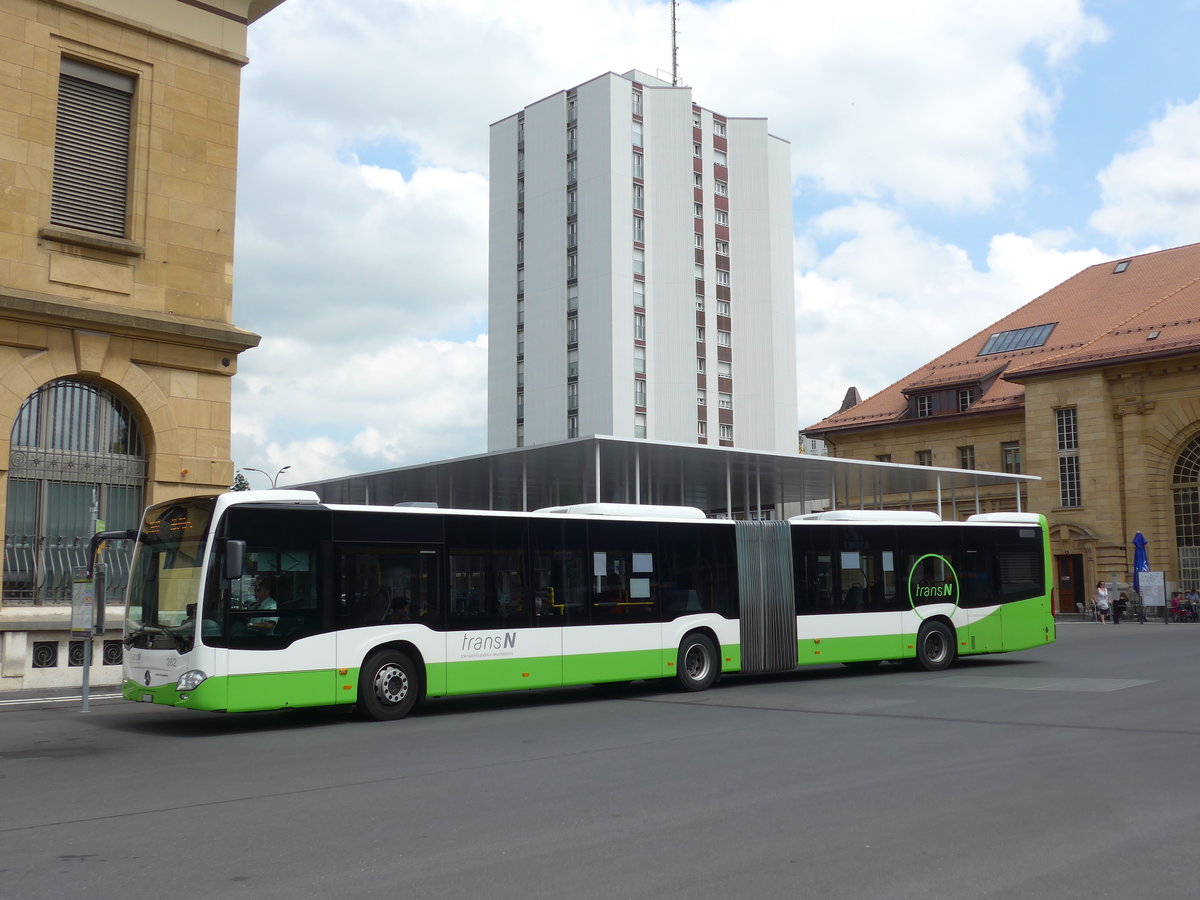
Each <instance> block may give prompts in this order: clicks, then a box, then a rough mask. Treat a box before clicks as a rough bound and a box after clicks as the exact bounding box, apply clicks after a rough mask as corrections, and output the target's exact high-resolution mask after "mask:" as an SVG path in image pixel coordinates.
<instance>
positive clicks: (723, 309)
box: [717, 300, 729, 316]
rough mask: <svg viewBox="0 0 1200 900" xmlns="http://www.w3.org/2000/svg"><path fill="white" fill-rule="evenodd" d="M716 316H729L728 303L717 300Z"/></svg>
mask: <svg viewBox="0 0 1200 900" xmlns="http://www.w3.org/2000/svg"><path fill="white" fill-rule="evenodd" d="M717 315H718V316H727V315H729V301H728V300H718V301H717Z"/></svg>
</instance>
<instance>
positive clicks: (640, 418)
mask: <svg viewBox="0 0 1200 900" xmlns="http://www.w3.org/2000/svg"><path fill="white" fill-rule="evenodd" d="M633 436H634V437H635V438H643V439H644V438H645V437H646V414H645V413H636V414H635V415H634V417H633Z"/></svg>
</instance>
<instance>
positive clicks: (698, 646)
mask: <svg viewBox="0 0 1200 900" xmlns="http://www.w3.org/2000/svg"><path fill="white" fill-rule="evenodd" d="M675 668H676V674H675V678H676V680H677V681H678V682H679V686H680V688H682V689H683V690H685V691H703V690H706V689H708V688H710V687H712V684H713V682H714V681H716V680H717V676H718V675H719V674H720V673H721V665H720V661H719V658H718V657H717V648H716V646H715V645H714V644H713V642H712V641H711V640H709V639H708V637H707V636H705V635H703V634H689V635H688V636H687V637H685V638H684V639H683V643H681V644H680V645H679V657H678V659H677V660H676V663H675Z"/></svg>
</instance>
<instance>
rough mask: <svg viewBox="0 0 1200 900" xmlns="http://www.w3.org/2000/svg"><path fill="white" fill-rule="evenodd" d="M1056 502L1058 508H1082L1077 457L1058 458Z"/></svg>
mask: <svg viewBox="0 0 1200 900" xmlns="http://www.w3.org/2000/svg"><path fill="white" fill-rule="evenodd" d="M1058 502H1059V505H1060V506H1064V507H1068V506H1082V501H1081V499H1080V494H1079V457H1078V456H1074V455H1066V456H1060V457H1059V458H1058Z"/></svg>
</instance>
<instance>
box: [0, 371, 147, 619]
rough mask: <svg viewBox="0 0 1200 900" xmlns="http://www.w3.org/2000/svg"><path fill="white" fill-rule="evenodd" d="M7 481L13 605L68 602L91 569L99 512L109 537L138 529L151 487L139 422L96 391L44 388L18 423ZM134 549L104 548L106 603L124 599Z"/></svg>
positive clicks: (7, 589)
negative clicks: (78, 578)
mask: <svg viewBox="0 0 1200 900" xmlns="http://www.w3.org/2000/svg"><path fill="white" fill-rule="evenodd" d="M8 476H9V477H8V498H7V504H6V507H5V532H4V599H5V602H7V603H13V604H42V603H52V604H57V603H69V602H70V600H71V591H72V588H71V585H72V582H73V579H74V576H75V573H76V572H77V571H78V570H79V569H80V568H82V567H83V566H84V565H85V564H86V562H87V547H88V541H89V539H90V537H91V534H92V528H93V522H92V510H93V507H95V508H96V516H97V518H98V519H99V520H100V521H103V522H104V525H105V527H106V528H108V529H110V530H115V529H123V528H135V527H137V523H138V519H139V517H140V515H141V511H142V505H143V504H142V498H143V494H144V488H145V481H146V454H145V448H144V445H143V442H142V436H141V430H140V428H139V426H138V423H137V420H136V419H135V418H134V416H133V413H132V411H131V410H130V409H129V408H128V407H127V406H125V404H123V403H121V402H120V401H119V400H118V399H117V398H116V397H114V396H113V395H112V394H111V393H109V392H108V391H106V390H104V389H102V388H100V387H97V386H96V385H91V384H87V383H84V382H77V381H71V380H69V379H60V380H58V381H53V382H50V383H49V384H46V385H43V386H42V387H41V388H40V389H38V390H37V391H36V392H34V393H33V394H32V395H30V396H29V397H28V398H26V400H25V402H24V404H22V406H21V410H20V412H19V413H18V414H17V418H16V421H15V422H14V424H13V429H12V434H11V450H10V452H9V473H8ZM131 549H132V548H130V547H129V546H128V545H127V544H125V543H124V542H117V543H114V544H112V545H110V546H109V547H108V548H107V549H106V551H105V557H104V558H105V562H106V563H107V564H108V590H107V596H106V600H107V602H110V603H112V602H119V601H120V599H121V597H122V596H123V594H124V589H125V585H126V583H127V579H128V575H129V555H130V552H131Z"/></svg>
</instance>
